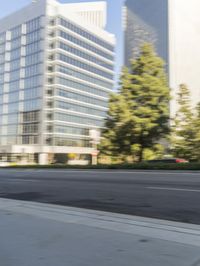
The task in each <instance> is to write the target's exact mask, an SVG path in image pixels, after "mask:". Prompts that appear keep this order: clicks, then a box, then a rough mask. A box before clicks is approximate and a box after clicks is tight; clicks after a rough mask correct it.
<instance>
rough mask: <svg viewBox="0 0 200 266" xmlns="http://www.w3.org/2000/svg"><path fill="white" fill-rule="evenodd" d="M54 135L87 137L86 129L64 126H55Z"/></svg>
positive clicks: (87, 131) (87, 130)
mask: <svg viewBox="0 0 200 266" xmlns="http://www.w3.org/2000/svg"><path fill="white" fill-rule="evenodd" d="M54 132H55V133H63V134H71V135H83V136H89V129H88V128H79V127H71V126H70V127H69V126H64V125H55V126H54Z"/></svg>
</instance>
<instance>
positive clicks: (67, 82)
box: [56, 77, 109, 98]
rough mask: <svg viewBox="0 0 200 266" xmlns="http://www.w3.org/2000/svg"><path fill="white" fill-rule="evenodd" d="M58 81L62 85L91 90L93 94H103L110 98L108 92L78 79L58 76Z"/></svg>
mask: <svg viewBox="0 0 200 266" xmlns="http://www.w3.org/2000/svg"><path fill="white" fill-rule="evenodd" d="M56 83H58V84H62V85H64V86H67V87H69V88H74V89H77V90H81V91H85V92H89V93H91V94H94V95H98V96H102V97H105V98H108V96H109V93H107V92H105V91H103V90H100V89H96V88H94V87H92V86H90V85H86V84H83V83H80V82H78V81H73V80H70V79H67V78H62V77H58V78H56Z"/></svg>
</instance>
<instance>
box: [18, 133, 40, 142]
mask: <svg viewBox="0 0 200 266" xmlns="http://www.w3.org/2000/svg"><path fill="white" fill-rule="evenodd" d="M21 142H22V144H38V143H39V138H38V136H35V135H33V136H32V135H30V136H27V135H26V136H22V137H21Z"/></svg>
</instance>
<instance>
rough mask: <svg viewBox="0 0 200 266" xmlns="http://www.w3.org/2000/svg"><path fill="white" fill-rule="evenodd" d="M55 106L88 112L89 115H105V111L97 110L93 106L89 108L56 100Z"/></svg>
mask: <svg viewBox="0 0 200 266" xmlns="http://www.w3.org/2000/svg"><path fill="white" fill-rule="evenodd" d="M55 107H56V108H61V109H65V110H69V111H74V112H79V113H84V114H89V115H97V116H102V117H105V116H106V111H101V110H97V109H95V108H90V107H86V106H80V105H76V104H72V103H67V102H63V101H56V102H55Z"/></svg>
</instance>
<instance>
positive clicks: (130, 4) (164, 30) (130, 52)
mask: <svg viewBox="0 0 200 266" xmlns="http://www.w3.org/2000/svg"><path fill="white" fill-rule="evenodd" d="M125 4H126V9H125V21H126V22H125V23H126V28H125V64H126V65H129V63H130V62H129V60H130V58H133V57H135V56H137V54H138V52H139V49H140V46H141V45H142V43H144V42H150V43H152V44H153V45H154V46H155V48H156V51H157V52H158V54H159V55H160V56H161V57H162V58H164V59H165V61H166V62H167V61H168V0H151V1H149V0H126V2H125Z"/></svg>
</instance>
